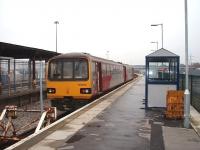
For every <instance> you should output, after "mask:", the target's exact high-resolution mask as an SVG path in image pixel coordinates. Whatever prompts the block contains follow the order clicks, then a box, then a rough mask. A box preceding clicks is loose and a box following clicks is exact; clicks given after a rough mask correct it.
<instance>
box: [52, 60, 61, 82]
mask: <svg viewBox="0 0 200 150" xmlns="http://www.w3.org/2000/svg"><path fill="white" fill-rule="evenodd" d="M50 68H51V69H50V78H53V79H61V70H62V63H61V62H60V61H53V62H52V63H51V64H50Z"/></svg>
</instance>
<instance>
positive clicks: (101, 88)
mask: <svg viewBox="0 0 200 150" xmlns="http://www.w3.org/2000/svg"><path fill="white" fill-rule="evenodd" d="M101 68H102V67H101V63H100V62H99V63H98V86H99V92H102V91H103V87H102V85H103V84H102V69H101Z"/></svg>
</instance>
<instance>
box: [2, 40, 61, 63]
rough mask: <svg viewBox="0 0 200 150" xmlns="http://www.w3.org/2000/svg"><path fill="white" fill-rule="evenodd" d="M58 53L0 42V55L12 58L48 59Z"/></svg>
mask: <svg viewBox="0 0 200 150" xmlns="http://www.w3.org/2000/svg"><path fill="white" fill-rule="evenodd" d="M59 54H60V53H56V52H53V51H48V50H43V49H38V48H32V47H26V46H20V45H15V44H9V43H4V42H0V57H12V58H14V59H34V60H48V59H50V58H51V57H53V56H56V55H59Z"/></svg>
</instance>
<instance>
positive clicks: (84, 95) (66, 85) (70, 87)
mask: <svg viewBox="0 0 200 150" xmlns="http://www.w3.org/2000/svg"><path fill="white" fill-rule="evenodd" d="M47 97H48V98H49V99H52V100H55V99H64V98H73V99H74V100H77V99H83V100H84V99H90V98H91V97H92V88H91V82H90V79H88V81H62V82H61V81H53V82H52V81H47Z"/></svg>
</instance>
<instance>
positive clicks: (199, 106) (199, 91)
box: [180, 74, 200, 112]
mask: <svg viewBox="0 0 200 150" xmlns="http://www.w3.org/2000/svg"><path fill="white" fill-rule="evenodd" d="M184 89H185V74H181V75H180V90H184ZM189 90H190V94H191V97H190V98H191V105H192V106H193V107H194V108H195V109H196V110H197V111H198V112H200V75H189Z"/></svg>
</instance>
